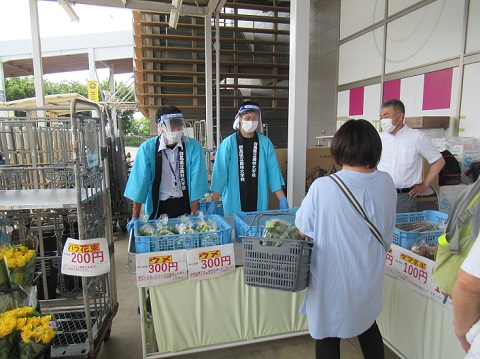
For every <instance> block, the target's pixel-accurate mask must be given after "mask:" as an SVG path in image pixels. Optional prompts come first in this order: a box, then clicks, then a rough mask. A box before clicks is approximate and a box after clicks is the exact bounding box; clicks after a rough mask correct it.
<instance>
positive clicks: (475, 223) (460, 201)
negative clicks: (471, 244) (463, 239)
mask: <svg viewBox="0 0 480 359" xmlns="http://www.w3.org/2000/svg"><path fill="white" fill-rule="evenodd" d="M479 216H480V180H477V181H476V182H475V183H474V184H472V185H471V186H470V187H469V188H467V189H465V191H463V192H462V193H461V194H460V196H459V197H458V198H457V200H456V202H455V205H454V206H453V209H452V213H451V214H450V217H449V220H448V223H447V228H446V229H445V234H444V235H442V236H441V237H440V238H439V244H440V245H449V246H450V252H452V253H458V251H459V250H460V247H459V237H458V236H459V232H460V228H461V227H462V226H463V225H464V224H465V223H467V222H468V221H469V220H472V231H471V237H472V240H475V238H476V237H477V235H478V232H479V231H480V219H479ZM442 237H444V238H442Z"/></svg>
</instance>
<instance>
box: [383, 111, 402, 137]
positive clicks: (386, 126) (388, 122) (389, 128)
mask: <svg viewBox="0 0 480 359" xmlns="http://www.w3.org/2000/svg"><path fill="white" fill-rule="evenodd" d="M398 115H399V114H397V115H396V116H394V117H393V118H395V117H397V116H398ZM393 118H382V119H381V120H380V126H382V130H383V131H384V132H388V133H391V132H393V130H394V129H395V128H396V127H397V126H396V125H394V124H393V123H392V122H393ZM397 125H398V123H397Z"/></svg>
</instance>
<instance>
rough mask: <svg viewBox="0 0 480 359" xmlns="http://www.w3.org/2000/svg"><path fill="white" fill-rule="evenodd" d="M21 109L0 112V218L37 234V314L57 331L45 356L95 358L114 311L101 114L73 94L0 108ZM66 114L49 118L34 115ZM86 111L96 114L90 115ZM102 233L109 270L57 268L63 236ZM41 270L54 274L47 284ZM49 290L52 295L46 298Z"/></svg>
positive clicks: (106, 174)
mask: <svg viewBox="0 0 480 359" xmlns="http://www.w3.org/2000/svg"><path fill="white" fill-rule="evenodd" d="M0 111H16V113H19V111H22V112H25V113H26V115H25V116H15V115H12V116H10V117H0V153H2V155H3V157H4V158H5V164H4V165H1V166H0V217H2V218H3V219H4V220H5V221H7V222H9V223H10V224H11V225H12V227H14V228H15V229H16V230H18V231H19V233H20V232H21V230H22V228H25V227H28V229H29V232H30V234H31V236H33V237H34V238H36V239H38V245H39V249H38V252H39V257H38V258H39V259H38V266H39V269H40V270H41V271H42V272H43V273H49V274H50V276H42V289H43V290H42V291H43V298H44V299H43V300H41V301H40V307H41V310H42V313H51V314H53V315H54V320H56V322H57V334H56V336H55V338H54V342H53V345H52V352H51V357H53V358H55V357H62V358H95V357H96V356H97V354H98V352H99V350H100V348H101V344H102V342H103V341H105V340H107V339H108V338H109V336H110V331H111V326H112V320H113V317H114V316H115V314H116V312H117V310H118V302H117V292H116V283H115V261H114V259H113V253H114V243H113V234H112V212H111V201H110V183H109V166H108V158H107V147H106V136H105V121H104V118H103V115H102V111H101V109H100V107H99V106H98V105H97V104H94V103H91V102H88V101H84V100H80V99H74V100H73V101H72V103H71V106H70V108H61V107H43V108H40V107H27V108H18V107H17V108H12V107H5V108H0ZM43 113H48V114H59V113H60V114H66V116H65V117H61V116H59V115H56V116H55V115H54V116H52V117H46V116H43V115H42V116H40V115H39V114H43ZM90 114H99V115H98V116H97V115H90ZM66 237H72V238H75V239H79V240H86V239H92V238H99V237H103V238H106V239H107V242H108V245H109V253H108V255H109V257H110V263H111V264H110V265H111V267H110V272H109V273H107V274H104V275H99V276H95V277H88V278H87V277H82V278H80V277H71V276H64V275H61V274H58V273H60V266H61V256H60V254H61V253H62V251H63V245H64V243H65V242H64V240H65V239H66ZM48 277H56V278H57V279H58V282H57V283H55V284H54V285H53V289H54V290H53V293H54V295H52V291H50V293H49V289H52V284H51V282H49V281H48ZM52 296H54V297H55V298H52Z"/></svg>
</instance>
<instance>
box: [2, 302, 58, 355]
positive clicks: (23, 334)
mask: <svg viewBox="0 0 480 359" xmlns="http://www.w3.org/2000/svg"><path fill="white" fill-rule="evenodd" d="M51 320H52V316H51V315H45V316H40V314H39V313H38V312H36V311H35V310H34V308H33V307H22V308H18V309H14V310H10V311H7V312H5V313H3V314H1V315H0V328H1V329H0V359H15V358H19V359H35V358H40V357H41V356H42V355H43V354H44V353H45V352H46V351H47V350H48V348H49V346H50V345H51V343H52V341H53V337H54V336H55V330H54V329H53V328H52V326H51V325H50V323H51ZM3 333H5V334H4V335H3ZM2 335H3V336H2Z"/></svg>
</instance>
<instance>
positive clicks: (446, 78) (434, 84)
mask: <svg viewBox="0 0 480 359" xmlns="http://www.w3.org/2000/svg"><path fill="white" fill-rule="evenodd" d="M452 74H453V69H445V70H440V71H435V72H430V73H428V74H425V75H424V84H423V107H422V109H423V110H437V109H443V108H450V98H451V94H452Z"/></svg>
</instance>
